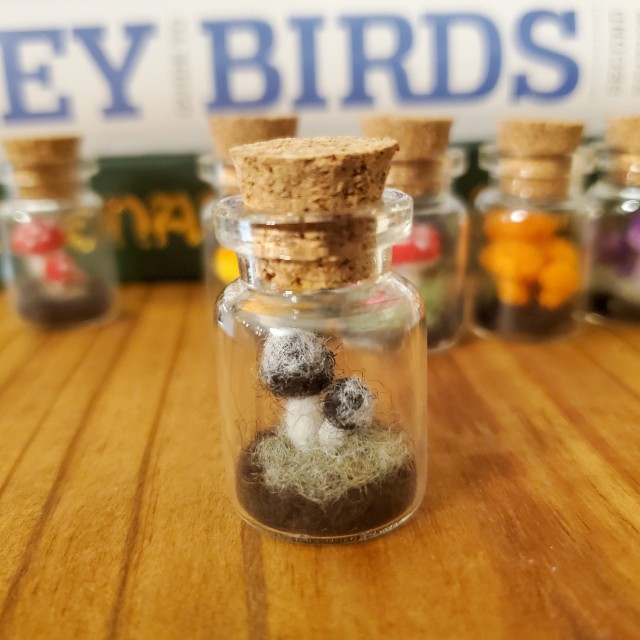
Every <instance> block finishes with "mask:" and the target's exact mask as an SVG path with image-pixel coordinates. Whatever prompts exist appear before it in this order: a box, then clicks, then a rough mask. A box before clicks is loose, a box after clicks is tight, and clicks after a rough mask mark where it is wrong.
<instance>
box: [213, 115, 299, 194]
mask: <svg viewBox="0 0 640 640" xmlns="http://www.w3.org/2000/svg"><path fill="white" fill-rule="evenodd" d="M209 128H210V131H211V141H212V143H213V148H214V149H215V152H216V157H217V158H218V160H220V161H221V162H222V167H221V169H220V173H219V175H218V181H219V184H220V188H221V189H222V191H223V193H225V194H226V195H231V194H234V193H239V191H240V189H239V186H238V179H237V177H236V171H235V168H234V167H233V163H232V160H231V154H230V150H231V149H232V148H233V147H237V146H240V145H244V144H252V143H254V142H262V141H264V140H273V139H274V138H292V137H294V136H295V135H296V132H297V130H298V118H297V117H296V116H247V115H244V116H240V115H219V116H211V117H210V118H209Z"/></svg>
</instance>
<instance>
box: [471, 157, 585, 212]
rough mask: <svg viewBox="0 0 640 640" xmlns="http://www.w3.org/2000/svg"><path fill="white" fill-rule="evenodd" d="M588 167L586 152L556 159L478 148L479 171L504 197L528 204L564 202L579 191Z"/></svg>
mask: <svg viewBox="0 0 640 640" xmlns="http://www.w3.org/2000/svg"><path fill="white" fill-rule="evenodd" d="M589 165H590V156H589V154H588V153H587V152H586V151H577V152H575V153H572V154H558V155H527V154H522V155H517V154H513V153H504V152H501V151H500V150H499V149H497V148H496V147H495V146H494V145H483V146H482V147H481V148H480V167H481V168H482V169H484V170H485V171H488V172H489V175H490V177H491V181H492V183H493V184H494V186H496V187H497V188H498V189H499V190H500V191H501V192H502V193H504V194H505V195H506V196H510V197H514V198H518V199H521V200H529V201H549V200H566V199H567V198H571V197H573V196H575V195H577V194H579V193H580V192H581V191H582V188H583V181H584V176H585V173H586V172H587V170H588V166H589Z"/></svg>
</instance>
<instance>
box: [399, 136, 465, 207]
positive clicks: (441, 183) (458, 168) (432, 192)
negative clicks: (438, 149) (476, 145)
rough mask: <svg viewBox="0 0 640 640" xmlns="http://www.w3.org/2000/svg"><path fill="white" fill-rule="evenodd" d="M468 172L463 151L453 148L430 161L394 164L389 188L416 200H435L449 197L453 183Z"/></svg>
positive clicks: (403, 161)
mask: <svg viewBox="0 0 640 640" xmlns="http://www.w3.org/2000/svg"><path fill="white" fill-rule="evenodd" d="M465 170H466V155H465V153H464V151H462V149H455V148H452V149H448V150H446V151H445V152H444V153H441V154H437V155H434V156H432V157H430V158H421V159H419V160H401V161H395V162H392V163H391V168H390V170H389V176H388V178H387V184H388V185H389V186H391V187H394V188H396V189H399V190H400V191H403V192H404V193H407V194H408V195H410V196H412V197H413V198H429V197H432V198H433V197H438V196H442V195H446V194H448V193H450V192H451V185H452V182H453V179H454V178H457V177H458V176H460V175H462V174H463V173H464V172H465Z"/></svg>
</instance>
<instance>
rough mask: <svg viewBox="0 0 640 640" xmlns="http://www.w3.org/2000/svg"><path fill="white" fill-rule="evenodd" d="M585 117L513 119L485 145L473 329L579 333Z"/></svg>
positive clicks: (516, 335) (542, 335)
mask: <svg viewBox="0 0 640 640" xmlns="http://www.w3.org/2000/svg"><path fill="white" fill-rule="evenodd" d="M582 130H583V125H582V124H580V123H571V122H553V121H535V120H507V121H504V122H502V123H501V124H500V126H499V131H498V141H497V145H496V146H494V145H483V146H482V147H481V149H480V166H481V168H483V169H485V170H486V171H488V172H489V176H490V186H489V187H488V188H487V189H485V190H483V191H481V192H480V193H479V194H478V197H477V198H476V201H475V208H476V217H475V220H474V223H475V224H474V226H475V233H474V242H473V249H472V253H473V259H474V266H473V279H472V282H471V287H470V291H471V295H472V300H473V318H472V322H473V328H474V331H475V332H476V333H478V334H479V335H481V336H491V335H494V336H497V337H500V338H505V339H510V340H523V341H538V340H548V339H552V338H556V337H558V336H563V335H566V334H568V333H570V332H572V331H573V330H574V329H575V328H576V327H577V323H578V322H579V320H580V318H581V316H582V314H583V312H584V268H585V246H584V243H585V240H584V221H585V219H586V215H585V213H586V203H585V201H584V198H583V180H584V175H585V171H586V170H587V169H588V163H589V154H588V152H587V151H582V150H578V145H579V143H580V139H581V136H582Z"/></svg>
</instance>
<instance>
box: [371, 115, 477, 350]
mask: <svg viewBox="0 0 640 640" xmlns="http://www.w3.org/2000/svg"><path fill="white" fill-rule="evenodd" d="M361 124H362V130H363V132H364V134H365V135H366V136H371V137H389V138H393V139H395V140H397V141H398V144H399V145H400V150H399V151H398V153H397V154H396V155H395V156H394V158H393V161H392V163H391V168H390V171H389V176H388V178H387V185H389V186H391V187H395V188H397V189H400V190H401V191H403V192H404V193H407V194H409V195H410V196H412V197H413V201H414V209H413V230H412V233H411V235H410V236H409V237H408V238H406V239H405V240H403V241H402V242H401V243H399V244H397V245H395V246H394V247H393V257H392V265H393V269H394V271H396V273H399V274H401V275H402V276H404V277H405V278H407V279H408V280H410V281H411V283H412V284H413V285H414V286H415V287H416V288H417V289H418V291H419V292H420V294H421V296H422V298H423V300H424V303H425V309H426V315H427V343H428V346H429V349H430V350H433V351H437V350H442V349H446V348H447V347H450V346H452V345H453V344H455V342H456V341H457V340H458V338H459V337H460V334H461V332H462V327H463V322H464V280H465V271H466V265H467V254H468V236H469V233H468V228H469V220H468V216H467V210H466V207H465V205H464V204H463V202H462V201H461V200H460V199H459V198H457V197H456V196H455V195H454V194H453V193H452V191H451V184H452V181H453V179H454V178H457V177H459V176H460V175H462V174H463V173H464V172H465V170H466V157H465V154H464V152H463V151H462V150H461V149H448V145H449V134H450V130H451V124H452V121H451V120H450V119H441V118H438V119H436V118H418V117H403V116H385V115H371V116H365V117H363V118H362V121H361Z"/></svg>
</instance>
